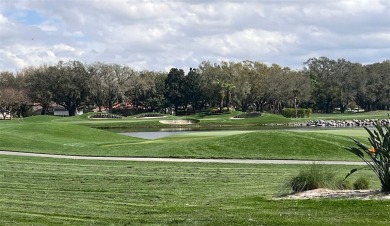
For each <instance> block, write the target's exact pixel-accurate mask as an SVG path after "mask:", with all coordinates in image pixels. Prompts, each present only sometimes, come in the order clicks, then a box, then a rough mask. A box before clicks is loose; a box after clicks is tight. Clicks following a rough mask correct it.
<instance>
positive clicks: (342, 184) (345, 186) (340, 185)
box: [335, 178, 353, 190]
mask: <svg viewBox="0 0 390 226" xmlns="http://www.w3.org/2000/svg"><path fill="white" fill-rule="evenodd" d="M335 185H336V188H337V189H341V190H351V189H352V188H353V185H352V183H351V181H349V180H345V179H342V178H340V179H338V180H336V184H335Z"/></svg>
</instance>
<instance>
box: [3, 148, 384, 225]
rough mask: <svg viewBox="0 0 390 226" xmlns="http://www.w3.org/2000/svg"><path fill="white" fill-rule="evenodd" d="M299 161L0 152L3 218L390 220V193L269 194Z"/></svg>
mask: <svg viewBox="0 0 390 226" xmlns="http://www.w3.org/2000/svg"><path fill="white" fill-rule="evenodd" d="M329 167H331V169H332V170H333V171H334V172H335V173H337V174H338V175H339V176H344V175H345V174H346V173H347V172H349V170H350V167H346V166H329ZM299 169H300V166H297V165H242V164H200V163H196V164H195V163H187V164H184V163H146V162H143V163H138V162H115V161H112V162H111V161H83V160H54V159H45V158H26V157H11V156H9V157H8V156H1V157H0V190H1V197H0V200H1V202H0V225H140V224H146V225H388V224H389V217H388V216H389V214H390V209H389V208H388V207H389V206H390V201H358V200H272V197H273V196H275V195H280V194H282V193H283V192H287V191H288V190H287V188H286V186H285V185H286V184H287V181H288V180H289V179H290V178H291V177H292V176H293V175H296V174H297V172H298V171H299ZM358 173H361V174H365V175H371V172H370V171H368V170H361V171H359V172H358ZM358 173H357V174H356V175H354V176H357V175H358ZM354 176H352V177H354ZM371 179H373V177H371ZM372 183H373V184H372V188H374V189H379V184H378V183H377V182H376V181H372Z"/></svg>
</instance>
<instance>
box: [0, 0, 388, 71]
mask: <svg viewBox="0 0 390 226" xmlns="http://www.w3.org/2000/svg"><path fill="white" fill-rule="evenodd" d="M26 10H30V11H34V12H36V14H39V15H40V16H41V17H42V18H41V19H42V20H43V21H42V22H40V23H39V24H35V25H28V24H24V23H23V22H22V21H23V20H20V17H23V15H25V14H26V13H25V11H26ZM0 25H1V29H0V41H1V45H0V62H2V63H0V71H1V70H18V69H21V68H22V67H25V66H27V65H37V64H43V63H55V62H56V61H58V60H66V59H72V60H79V61H81V62H87V63H88V62H94V61H104V62H108V63H118V64H128V65H130V66H133V67H135V68H137V69H149V70H166V69H167V67H170V66H175V67H181V68H183V69H187V68H189V67H194V66H197V64H199V63H200V62H201V61H203V60H219V59H225V60H235V61H241V60H258V61H263V62H272V63H277V64H280V65H281V66H289V67H293V68H300V67H302V62H303V61H305V60H307V59H308V58H309V57H313V56H321V55H324V56H328V57H335V58H340V57H342V58H345V59H347V60H354V61H357V62H367V61H370V62H377V61H382V60H384V59H388V58H389V55H390V54H389V48H390V47H389V46H390V1H388V0H318V1H311V0H299V1H289V0H280V1H254V0H249V1H234V0H232V1H220V0H211V1H200V0H198V1H197V0H186V1H175V0H166V1H163V0H157V1H135V0H83V1H79V0H67V1H50V0H29V1H24V0H13V1H11V0H5V1H1V2H0Z"/></svg>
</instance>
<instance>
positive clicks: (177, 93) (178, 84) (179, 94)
mask: <svg viewBox="0 0 390 226" xmlns="http://www.w3.org/2000/svg"><path fill="white" fill-rule="evenodd" d="M164 96H165V98H166V99H167V101H168V103H170V104H171V105H172V106H173V107H174V110H175V115H177V113H178V109H179V107H180V106H182V105H183V104H184V102H185V77H184V71H183V70H182V69H177V68H172V69H171V70H170V71H169V73H168V76H167V78H166V79H165V92H164Z"/></svg>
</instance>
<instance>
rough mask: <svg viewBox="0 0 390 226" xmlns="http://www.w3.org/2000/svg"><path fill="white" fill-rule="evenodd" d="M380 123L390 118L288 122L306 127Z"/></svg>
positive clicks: (389, 123) (382, 123) (355, 125)
mask: <svg viewBox="0 0 390 226" xmlns="http://www.w3.org/2000/svg"><path fill="white" fill-rule="evenodd" d="M375 123H379V124H380V125H390V119H353V120H311V121H307V122H300V123H289V124H288V125H289V126H297V127H298V126H308V127H362V126H368V127H369V126H374V124H375Z"/></svg>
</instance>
